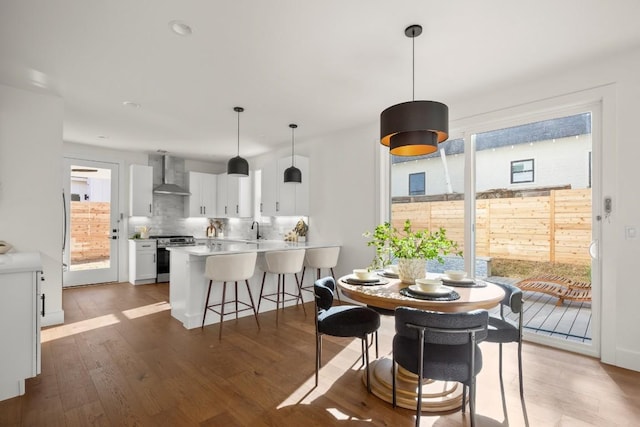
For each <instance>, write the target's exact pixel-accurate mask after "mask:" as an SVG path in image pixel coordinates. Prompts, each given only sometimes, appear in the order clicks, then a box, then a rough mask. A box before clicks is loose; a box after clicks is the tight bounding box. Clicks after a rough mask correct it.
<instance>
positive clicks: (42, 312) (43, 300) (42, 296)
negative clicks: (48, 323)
mask: <svg viewBox="0 0 640 427" xmlns="http://www.w3.org/2000/svg"><path fill="white" fill-rule="evenodd" d="M40 300H42V311H41V312H40V314H42V317H44V313H45V311H44V302H45V295H44V294H42V295H40Z"/></svg>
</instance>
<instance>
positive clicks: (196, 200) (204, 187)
mask: <svg viewBox="0 0 640 427" xmlns="http://www.w3.org/2000/svg"><path fill="white" fill-rule="evenodd" d="M217 182H218V176H217V175H214V174H210V173H201V172H189V173H188V174H187V178H186V185H187V188H188V189H189V191H190V192H191V195H190V196H188V198H187V199H188V202H187V203H185V206H184V210H185V212H184V215H185V216H186V217H187V218H189V217H204V218H213V217H215V216H216V215H217V208H216V206H217V193H218V190H217Z"/></svg>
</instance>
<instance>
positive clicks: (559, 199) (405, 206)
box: [391, 189, 591, 265]
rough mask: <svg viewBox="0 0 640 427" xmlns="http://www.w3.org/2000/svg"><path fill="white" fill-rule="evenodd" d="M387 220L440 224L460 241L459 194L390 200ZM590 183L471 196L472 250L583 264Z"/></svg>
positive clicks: (588, 237) (423, 225) (588, 232)
mask: <svg viewBox="0 0 640 427" xmlns="http://www.w3.org/2000/svg"><path fill="white" fill-rule="evenodd" d="M391 209H392V215H391V217H392V218H394V220H393V221H392V222H393V226H394V227H396V228H398V229H402V226H403V224H404V220H405V219H411V223H412V226H413V227H414V228H415V229H418V228H428V229H429V230H435V229H437V228H439V227H443V228H445V229H446V230H447V236H448V237H449V238H450V239H453V240H455V241H457V242H458V245H459V247H460V249H462V248H463V243H464V222H463V221H464V200H454V201H435V202H414V203H394V204H393V205H392V208H391ZM590 244H591V189H577V190H551V191H550V192H549V195H548V196H536V197H514V198H497V199H482V200H476V255H477V256H486V257H493V258H502V259H511V260H524V261H541V262H554V263H563V264H576V265H588V264H590V263H591V257H590V256H589V245H590Z"/></svg>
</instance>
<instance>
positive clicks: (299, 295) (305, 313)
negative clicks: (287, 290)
mask: <svg viewBox="0 0 640 427" xmlns="http://www.w3.org/2000/svg"><path fill="white" fill-rule="evenodd" d="M293 277H295V279H296V285H298V286H296V287H297V288H298V298H299V299H300V300H301V301H302V312H303V313H304V315H305V316H306V315H307V310H306V309H305V308H304V299H302V282H298V275H297V274H295V273H294V274H293ZM296 305H298V299H296Z"/></svg>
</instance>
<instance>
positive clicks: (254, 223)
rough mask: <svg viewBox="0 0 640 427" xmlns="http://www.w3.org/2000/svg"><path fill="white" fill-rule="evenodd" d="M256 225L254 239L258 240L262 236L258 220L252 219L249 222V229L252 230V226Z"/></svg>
mask: <svg viewBox="0 0 640 427" xmlns="http://www.w3.org/2000/svg"><path fill="white" fill-rule="evenodd" d="M254 225H255V226H256V240H260V238H261V237H262V236H261V235H260V223H259V222H258V221H253V222H252V223H251V229H252V230H253V226H254Z"/></svg>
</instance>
